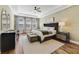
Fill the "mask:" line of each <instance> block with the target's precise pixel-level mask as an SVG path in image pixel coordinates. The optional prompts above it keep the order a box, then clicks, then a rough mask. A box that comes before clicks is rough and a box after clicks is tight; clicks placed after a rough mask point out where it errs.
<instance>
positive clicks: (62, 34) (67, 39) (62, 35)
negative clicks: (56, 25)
mask: <svg viewBox="0 0 79 59" xmlns="http://www.w3.org/2000/svg"><path fill="white" fill-rule="evenodd" d="M56 37H57V38H58V39H60V40H63V41H65V42H70V33H69V32H58V33H57V34H56Z"/></svg>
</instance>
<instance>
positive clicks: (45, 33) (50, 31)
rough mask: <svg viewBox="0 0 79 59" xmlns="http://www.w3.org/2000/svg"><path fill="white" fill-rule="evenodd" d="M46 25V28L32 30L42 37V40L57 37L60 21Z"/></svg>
mask: <svg viewBox="0 0 79 59" xmlns="http://www.w3.org/2000/svg"><path fill="white" fill-rule="evenodd" d="M44 26H45V27H44V29H39V30H32V31H31V32H32V33H33V34H36V35H37V36H39V37H40V40H39V41H40V42H44V41H47V40H49V38H55V35H56V33H57V32H58V23H50V24H44Z"/></svg>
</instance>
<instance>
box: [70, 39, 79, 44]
mask: <svg viewBox="0 0 79 59" xmlns="http://www.w3.org/2000/svg"><path fill="white" fill-rule="evenodd" d="M70 42H71V43H74V44H78V45H79V42H77V41H74V40H70Z"/></svg>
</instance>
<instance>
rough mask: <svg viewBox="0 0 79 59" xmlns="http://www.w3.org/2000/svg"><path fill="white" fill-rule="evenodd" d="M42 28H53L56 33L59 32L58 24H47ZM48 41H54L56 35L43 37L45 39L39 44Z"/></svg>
mask: <svg viewBox="0 0 79 59" xmlns="http://www.w3.org/2000/svg"><path fill="white" fill-rule="evenodd" d="M44 27H55V30H56V33H58V32H59V26H58V23H47V24H44ZM50 39H56V35H53V36H49V37H45V39H44V40H43V41H41V40H40V43H42V42H45V41H48V40H50Z"/></svg>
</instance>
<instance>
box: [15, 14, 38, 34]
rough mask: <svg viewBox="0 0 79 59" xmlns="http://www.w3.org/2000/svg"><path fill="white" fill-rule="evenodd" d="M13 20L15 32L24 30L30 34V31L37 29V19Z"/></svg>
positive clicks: (19, 18)
mask: <svg viewBox="0 0 79 59" xmlns="http://www.w3.org/2000/svg"><path fill="white" fill-rule="evenodd" d="M15 20H16V26H15V27H16V30H19V31H23V30H26V32H30V31H31V30H34V29H38V27H39V25H38V23H39V19H37V18H31V17H21V16H16V17H15Z"/></svg>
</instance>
